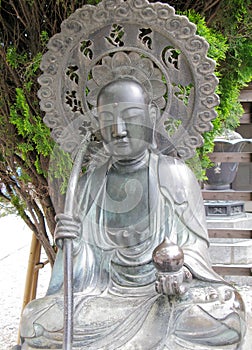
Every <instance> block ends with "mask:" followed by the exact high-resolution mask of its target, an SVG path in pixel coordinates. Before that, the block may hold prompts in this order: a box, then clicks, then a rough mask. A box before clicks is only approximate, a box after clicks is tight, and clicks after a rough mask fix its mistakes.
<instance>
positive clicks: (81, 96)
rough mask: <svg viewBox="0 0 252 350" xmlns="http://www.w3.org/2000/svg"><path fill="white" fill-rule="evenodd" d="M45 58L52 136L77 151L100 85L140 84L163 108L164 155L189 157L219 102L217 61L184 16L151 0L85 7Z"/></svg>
mask: <svg viewBox="0 0 252 350" xmlns="http://www.w3.org/2000/svg"><path fill="white" fill-rule="evenodd" d="M61 29H62V30H61V33H59V34H56V35H54V36H53V37H52V38H51V39H50V41H49V43H48V49H49V50H48V51H47V53H46V54H44V56H43V58H42V62H41V69H42V71H43V74H42V75H41V76H40V78H39V83H40V85H41V88H40V90H39V92H38V95H39V97H40V99H41V109H42V110H43V111H44V112H45V117H44V122H45V123H46V124H47V125H48V126H49V127H50V128H51V129H52V137H53V138H54V139H55V140H56V141H57V142H58V143H59V144H60V146H61V147H62V148H63V149H64V150H65V151H67V152H69V153H71V154H72V155H74V154H75V153H76V150H77V149H78V146H79V145H80V143H81V142H82V140H83V137H85V135H86V134H87V131H91V133H93V134H95V132H96V130H97V129H98V126H97V121H96V119H95V118H94V110H95V107H94V106H95V104H96V96H97V94H98V92H99V89H100V88H101V87H102V86H104V85H105V84H107V83H108V82H109V81H111V80H113V79H116V78H118V77H124V76H127V77H132V79H135V80H137V81H139V82H140V83H141V84H142V85H143V86H144V87H145V89H146V90H147V91H148V93H149V94H150V96H151V98H152V100H153V101H154V102H155V103H156V105H157V106H158V107H159V108H160V110H161V113H160V119H159V121H158V123H157V130H156V132H157V135H158V136H159V137H158V146H159V149H160V151H161V152H163V153H170V152H172V151H174V150H176V152H177V154H178V155H179V156H180V157H182V158H185V159H186V158H190V157H191V156H193V154H194V152H195V148H196V147H199V146H201V145H202V143H203V138H202V136H201V133H203V132H205V131H208V130H210V129H211V127H212V125H211V120H212V119H213V118H215V117H216V112H215V111H214V107H215V106H216V105H217V104H218V97H217V95H216V94H215V92H214V91H215V88H216V85H217V83H218V81H217V78H216V77H215V75H214V69H215V63H214V61H213V60H211V59H210V58H208V57H207V50H208V44H207V42H206V41H205V40H204V39H203V38H201V37H199V36H198V35H196V34H195V33H196V27H195V25H194V24H192V23H190V22H189V20H188V19H187V17H185V16H178V15H176V14H175V11H174V9H173V8H172V7H170V6H169V5H167V4H162V3H158V2H157V3H151V4H150V3H149V2H148V1H147V0H126V1H124V0H103V1H102V2H100V3H99V4H98V5H97V6H91V5H85V6H83V7H82V8H80V9H78V10H77V11H75V12H74V13H73V14H72V15H71V16H70V17H69V18H68V19H66V20H65V21H64V22H63V23H62V25H61Z"/></svg>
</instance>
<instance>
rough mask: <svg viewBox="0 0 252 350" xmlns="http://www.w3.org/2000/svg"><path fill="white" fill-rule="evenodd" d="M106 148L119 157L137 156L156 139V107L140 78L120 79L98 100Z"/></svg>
mask: <svg viewBox="0 0 252 350" xmlns="http://www.w3.org/2000/svg"><path fill="white" fill-rule="evenodd" d="M97 109H98V119H99V125H100V129H101V136H102V139H103V144H104V147H105V149H106V151H107V152H108V153H109V154H110V155H111V156H114V157H115V158H117V159H120V160H123V159H134V158H137V157H138V156H140V155H141V154H143V153H144V152H145V150H147V149H148V148H149V146H150V145H151V144H152V142H153V128H154V124H155V113H156V108H155V107H154V106H153V105H152V103H151V101H150V97H149V95H148V94H147V92H146V91H145V90H144V88H143V87H142V86H141V85H140V84H139V83H138V82H136V81H134V80H130V79H126V78H124V79H118V80H115V81H113V82H111V83H109V84H107V85H106V86H104V87H103V88H102V89H101V91H100V93H99V95H98V99H97Z"/></svg>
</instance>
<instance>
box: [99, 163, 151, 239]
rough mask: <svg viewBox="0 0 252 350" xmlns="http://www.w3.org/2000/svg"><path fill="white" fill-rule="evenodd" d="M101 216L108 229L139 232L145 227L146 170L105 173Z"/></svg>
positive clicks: (111, 230)
mask: <svg viewBox="0 0 252 350" xmlns="http://www.w3.org/2000/svg"><path fill="white" fill-rule="evenodd" d="M104 203H105V210H104V217H105V223H106V227H107V228H108V231H109V232H114V233H116V232H119V231H120V232H124V234H125V235H127V234H132V233H133V231H134V232H138V233H139V234H141V233H142V232H144V231H146V230H147V229H148V227H149V186H148V170H147V168H143V169H140V170H138V171H137V172H134V173H126V174H123V173H118V172H116V171H115V170H112V171H110V172H109V174H108V179H107V184H106V194H105V201H104Z"/></svg>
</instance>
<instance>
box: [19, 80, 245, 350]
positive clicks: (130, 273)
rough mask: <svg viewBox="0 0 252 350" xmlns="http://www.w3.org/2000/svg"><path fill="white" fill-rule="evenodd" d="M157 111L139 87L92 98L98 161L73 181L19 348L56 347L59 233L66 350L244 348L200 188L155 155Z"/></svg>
mask: <svg viewBox="0 0 252 350" xmlns="http://www.w3.org/2000/svg"><path fill="white" fill-rule="evenodd" d="M157 113H158V111H157V108H156V106H155V105H154V104H153V103H152V100H151V98H150V96H149V94H148V92H147V91H146V90H145V88H144V87H143V86H142V85H141V84H140V83H139V82H137V81H136V80H134V79H133V78H132V79H127V78H121V79H116V80H114V81H112V82H109V83H108V84H107V85H105V86H104V87H103V88H102V89H101V91H100V92H99V94H98V97H97V117H98V121H99V126H100V133H101V137H102V142H103V148H104V151H105V154H106V157H105V158H104V160H103V161H102V162H100V163H99V164H96V165H92V166H90V167H89V168H88V169H87V171H86V172H85V174H84V175H83V176H82V177H80V179H79V184H78V190H77V192H76V194H75V208H74V213H75V215H74V216H73V217H71V216H68V215H63V214H60V215H58V217H57V228H56V233H55V237H56V240H57V244H58V247H59V249H58V254H57V259H56V262H55V265H54V267H53V271H52V277H51V281H50V285H49V288H48V291H47V294H46V296H45V297H43V298H40V299H37V300H34V301H32V302H31V303H29V304H28V306H27V307H26V308H25V310H24V313H23V317H22V322H21V337H22V341H23V344H22V349H23V350H28V349H29V350H32V349H62V343H63V313H64V312H63V311H64V310H63V309H64V301H63V257H62V240H63V239H64V234H63V233H62V232H63V231H64V230H65V231H71V230H72V231H73V230H74V231H75V236H74V252H73V265H74V273H73V286H74V320H73V345H72V346H73V349H81V350H84V349H88V350H105V349H106V350H108V349H111V350H113V349H120V350H133V349H137V350H151V349H152V350H153V349H156V350H158V349H160V350H161V349H162V350H168V349H169V350H182V349H204V350H207V349H215V350H216V349H221V350H224V349H229V350H231V349H240V348H241V344H242V339H243V337H244V332H245V310H244V304H243V301H242V299H241V297H240V295H239V293H238V292H237V290H236V289H235V288H234V287H232V286H231V285H229V284H228V283H227V282H225V281H224V280H223V279H222V278H221V277H220V276H219V275H217V274H216V272H214V270H213V269H212V267H211V262H210V258H209V253H208V246H209V241H208V235H207V228H206V222H205V216H204V215H205V214H204V205H203V201H202V197H201V192H200V187H199V185H198V182H197V180H196V178H195V176H194V175H193V173H192V171H191V170H190V169H189V168H188V167H187V166H186V165H185V163H184V162H183V161H182V160H180V159H178V158H175V157H171V156H168V155H164V154H162V153H161V152H158V149H157V147H156V142H155V137H156V136H155V132H154V131H155V123H156V117H157Z"/></svg>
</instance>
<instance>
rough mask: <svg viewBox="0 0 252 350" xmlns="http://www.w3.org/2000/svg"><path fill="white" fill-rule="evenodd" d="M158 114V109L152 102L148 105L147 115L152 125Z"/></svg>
mask: <svg viewBox="0 0 252 350" xmlns="http://www.w3.org/2000/svg"><path fill="white" fill-rule="evenodd" d="M158 113H159V109H158V107H157V106H156V105H155V104H154V103H153V102H152V103H151V104H150V105H149V115H150V119H151V121H152V122H153V124H154V125H155V124H156V120H157V118H158Z"/></svg>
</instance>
